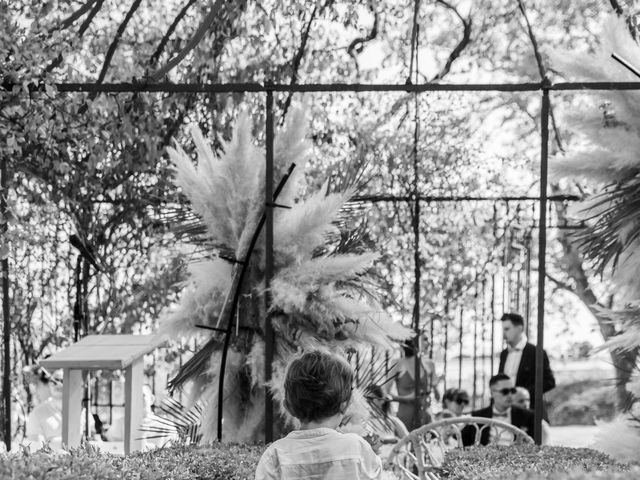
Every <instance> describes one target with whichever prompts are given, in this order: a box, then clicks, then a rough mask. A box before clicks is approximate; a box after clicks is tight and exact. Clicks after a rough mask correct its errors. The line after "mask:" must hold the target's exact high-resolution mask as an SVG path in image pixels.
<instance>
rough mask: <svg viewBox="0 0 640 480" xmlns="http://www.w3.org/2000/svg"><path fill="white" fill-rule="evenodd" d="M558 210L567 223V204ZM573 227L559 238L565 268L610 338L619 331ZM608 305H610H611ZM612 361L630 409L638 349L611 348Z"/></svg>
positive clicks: (622, 400) (623, 403)
mask: <svg viewBox="0 0 640 480" xmlns="http://www.w3.org/2000/svg"><path fill="white" fill-rule="evenodd" d="M551 189H552V191H553V193H559V188H558V186H557V185H551ZM556 213H557V216H558V221H559V223H563V222H564V220H565V219H566V207H565V206H564V205H563V204H561V203H557V204H556ZM568 232H570V231H569V230H563V229H559V230H558V240H559V241H560V244H561V245H562V251H563V256H562V258H561V262H562V269H563V271H564V272H565V273H566V274H567V275H568V276H569V278H571V279H572V280H573V289H572V291H573V293H575V294H576V295H577V296H578V298H579V299H580V300H582V302H583V303H584V304H585V305H586V306H587V308H588V309H589V311H590V312H591V313H592V314H593V316H594V317H595V318H596V320H597V322H598V326H599V327H600V332H601V333H602V338H604V340H608V339H609V338H611V337H613V336H614V335H616V334H617V333H619V332H617V331H616V328H615V325H614V324H613V323H612V322H611V321H610V320H609V319H608V318H604V317H603V316H602V315H601V314H600V312H599V311H598V310H597V309H596V308H595V307H605V305H603V304H602V303H601V302H599V301H598V298H597V297H596V295H595V294H594V293H593V290H592V289H591V286H590V285H589V279H588V277H587V274H586V272H585V270H584V266H583V262H582V256H581V255H580V253H579V251H578V249H577V248H576V246H575V245H574V243H573V240H572V239H571V238H570V234H569V233H568ZM607 307H608V306H607ZM609 354H610V355H611V361H612V363H613V366H614V368H615V370H616V384H615V388H616V400H617V405H618V408H620V409H621V410H623V411H626V410H628V409H629V407H630V399H631V394H630V393H629V391H628V390H627V383H628V382H629V379H630V377H631V374H632V372H633V370H634V368H635V364H636V360H637V359H638V349H637V348H636V349H634V350H631V351H628V352H622V351H610V352H609Z"/></svg>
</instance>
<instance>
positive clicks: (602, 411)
mask: <svg viewBox="0 0 640 480" xmlns="http://www.w3.org/2000/svg"><path fill="white" fill-rule="evenodd" d="M612 392H613V384H612V382H611V381H606V380H605V381H602V380H597V381H596V380H583V381H579V382H575V383H563V384H561V385H559V386H557V387H556V388H555V389H553V390H552V391H551V392H549V393H548V394H547V395H546V397H545V399H546V400H547V401H548V402H549V403H550V405H551V406H550V408H549V420H550V423H551V424H552V425H595V424H596V421H597V420H600V421H602V420H604V421H608V420H611V419H613V417H614V416H615V414H616V411H617V409H616V402H615V398H614V396H613V395H612Z"/></svg>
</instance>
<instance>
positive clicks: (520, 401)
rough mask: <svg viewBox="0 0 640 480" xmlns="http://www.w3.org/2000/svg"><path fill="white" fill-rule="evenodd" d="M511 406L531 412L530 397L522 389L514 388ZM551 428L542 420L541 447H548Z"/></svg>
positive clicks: (527, 392) (527, 391)
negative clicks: (514, 392)
mask: <svg viewBox="0 0 640 480" xmlns="http://www.w3.org/2000/svg"><path fill="white" fill-rule="evenodd" d="M513 404H514V405H515V406H517V407H520V408H524V409H526V410H531V395H530V394H529V390H527V389H526V388H524V387H516V394H515V395H514V396H513ZM550 434H551V428H550V427H549V423H548V422H547V421H546V420H542V445H549V437H550Z"/></svg>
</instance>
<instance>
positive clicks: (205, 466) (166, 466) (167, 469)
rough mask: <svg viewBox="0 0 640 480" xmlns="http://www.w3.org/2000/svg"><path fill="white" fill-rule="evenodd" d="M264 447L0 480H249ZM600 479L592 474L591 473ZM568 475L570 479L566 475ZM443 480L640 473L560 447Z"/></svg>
mask: <svg viewBox="0 0 640 480" xmlns="http://www.w3.org/2000/svg"><path fill="white" fill-rule="evenodd" d="M263 451H264V446H261V445H257V446H251V445H218V444H214V445H211V446H207V447H180V446H175V447H168V448H163V449H158V450H153V451H149V452H144V453H136V454H133V455H130V456H127V457H122V456H115V455H111V454H104V453H100V452H98V451H96V450H95V449H94V448H93V447H90V446H88V447H84V448H79V449H74V450H72V451H71V454H65V453H58V454H53V453H50V452H43V451H40V452H35V453H30V452H29V451H25V453H23V454H11V455H0V479H5V478H8V479H9V478H10V479H12V480H34V479H46V480H71V479H78V480H89V479H91V480H94V479H95V480H134V479H135V480H174V479H175V480H178V479H179V480H253V478H254V472H255V468H256V465H257V463H258V460H259V458H260V455H261V454H262V452H263ZM599 471H600V472H602V471H606V472H605V473H593V472H599ZM567 472H571V473H567ZM440 476H441V478H442V479H443V480H445V479H448V480H462V479H464V480H480V479H482V480H507V479H508V480H543V479H544V480H546V479H550V480H623V479H628V478H640V469H636V470H633V471H629V467H628V466H626V465H621V464H618V463H616V462H614V461H613V460H611V459H610V458H609V457H607V456H606V455H604V454H602V453H599V452H596V451H594V450H589V449H585V448H582V449H575V448H564V447H536V446H532V445H522V446H513V447H482V448H471V449H466V450H452V451H451V452H449V453H448V454H447V456H446V459H445V463H444V465H443V468H442V470H441V472H440Z"/></svg>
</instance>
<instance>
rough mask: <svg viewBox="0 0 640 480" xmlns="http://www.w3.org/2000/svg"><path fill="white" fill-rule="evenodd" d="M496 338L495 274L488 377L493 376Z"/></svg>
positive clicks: (492, 281) (492, 277)
mask: <svg viewBox="0 0 640 480" xmlns="http://www.w3.org/2000/svg"><path fill="white" fill-rule="evenodd" d="M495 336H496V274H495V273H494V274H492V275H491V361H490V366H491V374H490V375H489V376H492V375H495V373H496V372H495V371H494V370H493V362H494V357H495V355H494V352H495V344H494V337H495Z"/></svg>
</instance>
